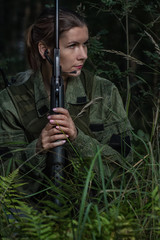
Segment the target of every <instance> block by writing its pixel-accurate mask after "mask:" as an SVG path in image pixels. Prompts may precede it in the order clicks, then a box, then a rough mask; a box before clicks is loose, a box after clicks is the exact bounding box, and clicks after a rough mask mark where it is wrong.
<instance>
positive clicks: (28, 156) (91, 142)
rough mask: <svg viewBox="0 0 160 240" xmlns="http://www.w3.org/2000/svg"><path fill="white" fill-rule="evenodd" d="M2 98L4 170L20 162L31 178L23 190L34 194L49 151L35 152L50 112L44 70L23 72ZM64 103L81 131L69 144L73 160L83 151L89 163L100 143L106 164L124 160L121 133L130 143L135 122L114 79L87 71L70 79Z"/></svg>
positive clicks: (25, 179)
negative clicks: (45, 152) (128, 114)
mask: <svg viewBox="0 0 160 240" xmlns="http://www.w3.org/2000/svg"><path fill="white" fill-rule="evenodd" d="M0 102H1V107H0V154H1V173H0V174H1V175H5V174H8V172H10V171H12V170H14V169H16V168H17V167H18V168H19V170H20V174H21V176H22V177H23V182H28V183H29V185H28V184H26V185H24V187H23V191H24V192H27V193H29V194H31V193H34V192H36V191H38V190H39V188H40V185H41V184H40V183H41V181H42V178H43V174H42V173H43V171H44V169H45V167H46V157H47V154H36V151H35V149H36V147H35V146H36V142H37V138H38V137H39V135H40V132H41V130H42V129H43V128H44V126H45V125H46V123H47V121H48V120H47V114H48V111H49V100H48V95H47V92H46V91H45V87H44V83H43V80H42V75H41V73H40V72H37V73H32V72H31V71H27V72H25V73H21V74H19V75H18V77H17V81H16V84H14V85H13V86H10V87H8V88H6V89H4V90H2V91H1V92H0ZM65 108H66V109H68V111H69V112H70V115H71V117H72V119H73V121H74V122H75V125H76V127H77V130H78V136H77V138H76V139H75V140H74V141H73V142H72V145H71V144H70V143H67V144H66V149H67V152H68V158H69V159H76V158H78V157H77V156H81V158H82V159H83V162H84V163H86V164H88V163H89V162H90V159H93V157H94V156H95V154H96V151H97V146H98V148H99V149H101V155H102V159H103V163H104V165H108V164H110V163H111V164H110V169H112V168H113V169H114V167H116V166H118V165H122V164H124V163H125V164H126V162H127V161H128V160H127V159H129V156H130V154H128V153H129V149H128V148H127V149H128V150H127V153H126V152H125V153H124V154H123V153H122V151H124V149H123V147H121V146H120V142H122V141H121V140H120V139H122V136H123V139H125V140H126V142H127V145H129V144H130V143H128V140H127V139H128V138H129V137H128V136H130V131H131V130H132V127H131V125H130V123H129V120H128V118H127V116H126V112H125V110H124V108H123V103H122V100H121V97H120V95H119V92H118V90H117V88H116V87H115V85H114V84H113V83H111V82H110V81H108V80H106V79H103V78H100V77H98V76H94V75H92V74H91V73H89V72H87V71H83V72H82V74H81V76H80V77H71V78H69V80H68V83H67V90H66V93H65ZM117 139H118V140H117ZM124 156H125V158H124ZM115 163H116V164H115ZM114 165H115V166H114ZM107 171H108V170H106V172H107ZM106 175H107V173H106Z"/></svg>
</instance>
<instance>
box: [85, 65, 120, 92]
mask: <svg viewBox="0 0 160 240" xmlns="http://www.w3.org/2000/svg"><path fill="white" fill-rule="evenodd" d="M82 73H83V75H82V77H81V79H82V78H83V79H84V80H83V81H84V82H85V83H84V85H85V88H86V89H89V91H90V92H92V94H93V93H96V95H97V94H100V93H101V94H103V93H104V94H106V93H108V94H109V95H110V94H111V93H112V91H113V90H114V89H117V88H116V86H115V85H114V83H113V82H111V81H110V80H108V79H106V78H104V77H101V76H99V75H97V74H96V73H92V72H90V71H88V70H86V69H85V70H83V72H82ZM83 81H82V82H83Z"/></svg>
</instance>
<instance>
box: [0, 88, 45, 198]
mask: <svg viewBox="0 0 160 240" xmlns="http://www.w3.org/2000/svg"><path fill="white" fill-rule="evenodd" d="M0 98H1V99H0V100H1V101H3V102H1V108H0V161H1V162H0V174H1V175H3V176H5V175H8V174H9V173H10V172H12V171H13V170H15V169H17V168H19V173H20V176H21V177H23V182H27V183H28V184H31V185H30V186H31V187H30V192H29V193H32V192H35V191H37V190H38V188H39V183H37V182H38V179H39V177H40V175H42V171H43V169H44V168H45V158H46V156H45V154H43V155H38V154H36V152H35V149H36V142H37V140H36V139H35V140H34V141H32V142H31V143H28V141H27V137H26V134H25V130H24V129H23V127H21V125H20V123H19V120H18V113H17V111H16V109H15V107H14V105H13V103H12V101H11V100H10V99H9V98H8V95H7V94H6V92H5V90H4V93H1V95H0ZM2 99H3V100H2ZM21 177H20V178H21ZM35 179H37V182H36V180H35ZM28 184H26V187H25V186H24V188H26V189H28V187H27V185H28ZM26 191H27V190H26Z"/></svg>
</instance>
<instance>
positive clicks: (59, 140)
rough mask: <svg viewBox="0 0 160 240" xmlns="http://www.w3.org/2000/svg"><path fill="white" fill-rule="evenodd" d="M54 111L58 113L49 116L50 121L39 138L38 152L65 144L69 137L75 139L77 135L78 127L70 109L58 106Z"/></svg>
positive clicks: (71, 139)
mask: <svg viewBox="0 0 160 240" xmlns="http://www.w3.org/2000/svg"><path fill="white" fill-rule="evenodd" d="M53 111H54V112H55V113H56V114H53V115H49V116H48V120H49V123H48V124H47V125H46V126H45V128H44V129H43V130H42V132H41V135H40V137H39V139H38V142H37V151H38V152H39V151H47V150H48V149H52V148H55V147H57V146H60V145H63V144H64V143H65V142H66V139H67V138H69V139H70V141H73V140H74V139H75V138H76V137H77V129H76V127H75V124H74V122H73V120H72V118H71V116H70V114H69V112H68V110H66V109H64V108H56V109H53Z"/></svg>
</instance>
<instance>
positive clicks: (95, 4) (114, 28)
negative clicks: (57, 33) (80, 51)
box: [0, 0, 160, 133]
mask: <svg viewBox="0 0 160 240" xmlns="http://www.w3.org/2000/svg"><path fill="white" fill-rule="evenodd" d="M53 4H54V1H51V0H32V1H31V0H16V1H12V0H8V1H5V0H0V29H1V33H0V67H1V68H2V69H3V70H4V71H5V73H6V75H7V76H8V77H10V76H12V75H14V74H16V73H17V72H19V71H24V70H25V69H26V68H27V62H26V56H25V41H24V37H25V30H26V28H27V27H28V26H29V25H30V24H32V22H33V21H34V20H35V19H36V18H37V16H38V15H39V14H40V12H41V11H42V9H43V8H44V7H45V6H48V5H53ZM59 4H60V6H63V7H67V8H70V9H73V10H76V11H78V12H79V13H80V14H83V15H84V16H85V17H86V19H87V22H88V25H89V30H90V36H91V40H90V41H91V44H90V48H89V56H90V61H88V62H89V64H88V66H89V67H90V69H94V70H95V71H97V73H98V74H101V75H103V76H104V77H106V78H108V79H109V80H111V81H113V82H114V83H115V84H116V85H117V86H118V88H119V90H120V93H121V95H122V98H123V100H124V105H125V106H126V108H127V106H129V108H128V109H129V111H130V114H129V115H130V120H131V122H132V123H133V125H134V127H135V128H136V130H138V129H142V130H143V131H145V132H147V133H148V131H151V129H152V120H153V114H154V113H153V109H154V107H155V104H157V102H156V101H157V98H158V96H159V87H160V83H159V42H160V27H159V25H160V15H159V13H160V3H159V1H158V0H157V1H155V0H152V1H147V0H145V1H144V0H136V1H134V2H133V1H129V0H118V1H115V0H98V1H97V0H93V1H86V0H83V1H80V0H74V1H71V0H70V1H64V0H60V1H59ZM2 85H3V82H2ZM139 120H140V121H139ZM137 122H138V124H137Z"/></svg>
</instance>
